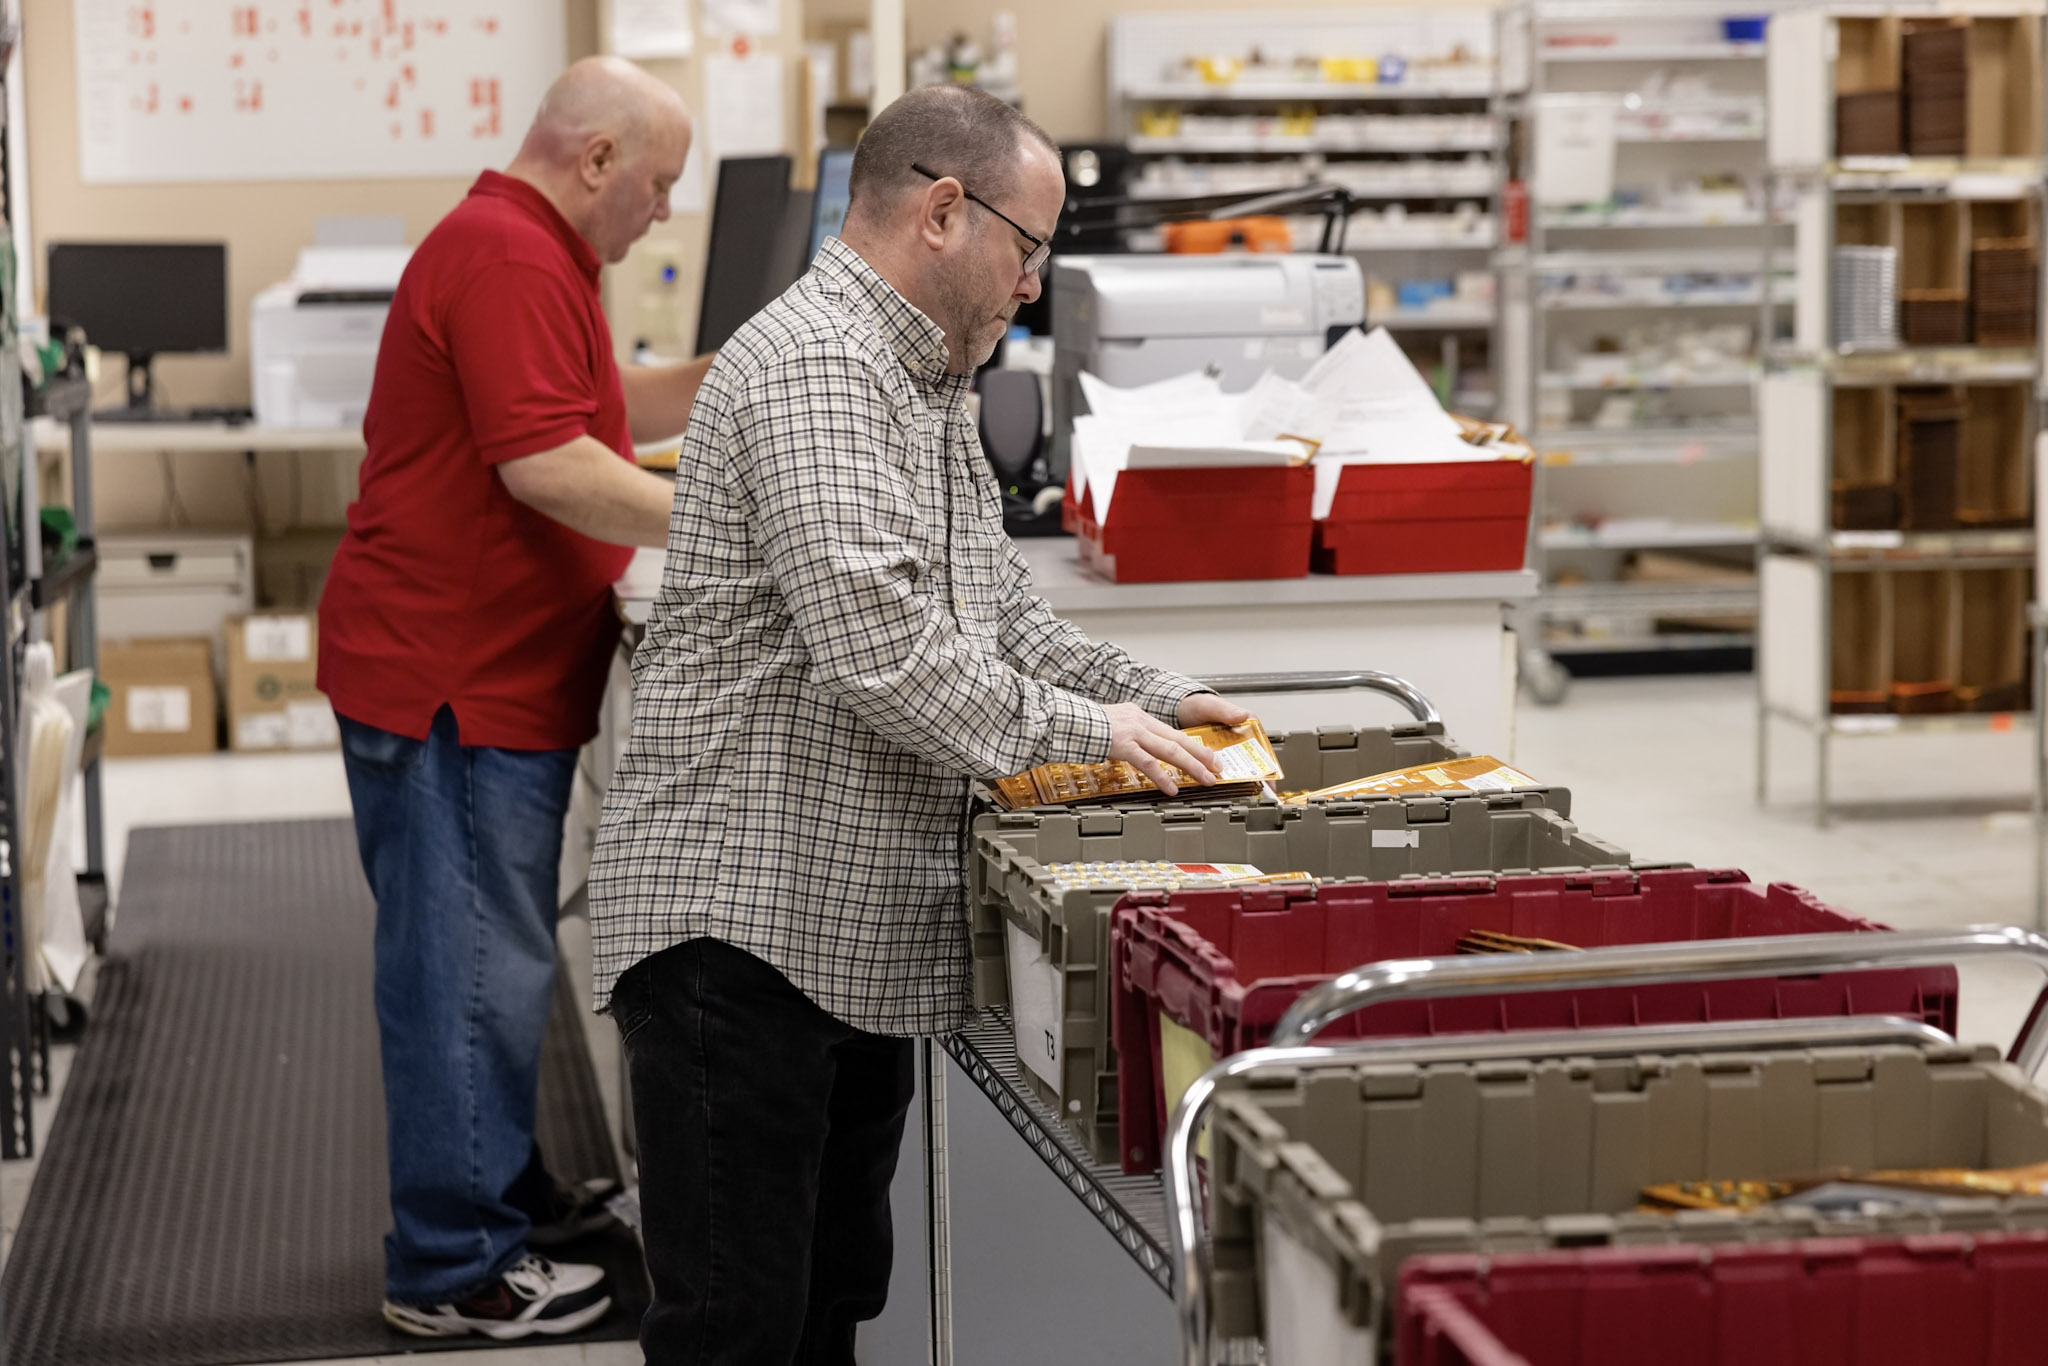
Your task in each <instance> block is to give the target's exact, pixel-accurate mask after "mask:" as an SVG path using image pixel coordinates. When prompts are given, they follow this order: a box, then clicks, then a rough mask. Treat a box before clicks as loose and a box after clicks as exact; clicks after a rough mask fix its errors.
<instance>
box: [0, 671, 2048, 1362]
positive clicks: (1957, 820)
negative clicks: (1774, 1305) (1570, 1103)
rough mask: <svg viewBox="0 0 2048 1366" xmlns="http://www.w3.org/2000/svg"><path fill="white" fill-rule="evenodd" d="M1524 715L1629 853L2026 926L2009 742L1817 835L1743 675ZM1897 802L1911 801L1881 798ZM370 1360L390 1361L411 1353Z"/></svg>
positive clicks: (191, 773)
mask: <svg viewBox="0 0 2048 1366" xmlns="http://www.w3.org/2000/svg"><path fill="white" fill-rule="evenodd" d="M1517 724H1518V728H1519V729H1518V741H1517V750H1516V754H1515V756H1514V757H1515V760H1516V762H1517V764H1518V765H1519V766H1520V767H1522V768H1523V769H1525V770H1526V771H1528V772H1530V773H1532V774H1533V775H1535V776H1537V777H1539V778H1541V779H1543V780H1544V781H1546V782H1550V783H1555V784H1558V785H1561V786H1565V787H1569V788H1570V789H1571V790H1572V792H1573V797H1574V805H1573V815H1574V818H1575V819H1576V820H1577V821H1578V822H1579V823H1580V824H1581V825H1582V826H1583V827H1584V828H1585V829H1587V830H1588V831H1590V832H1592V833H1594V834H1597V835H1600V836H1602V837H1603V838H1606V839H1608V840H1611V841H1613V842H1615V843H1617V844H1620V845H1621V846H1622V847H1624V848H1626V849H1628V850H1630V851H1631V852H1633V853H1634V854H1636V855H1637V856H1638V857H1641V858H1653V859H1672V860H1683V861H1686V862H1690V863H1693V864H1696V865H1699V866H1702V867H1704V866H1710V865H1714V866H1732V867H1738V868H1742V869H1744V870H1745V871H1747V872H1748V873H1750V874H1751V875H1752V876H1754V877H1757V878H1760V879H1769V880H1774V881H1785V882H1793V883H1797V884H1800V885H1802V886H1805V887H1807V888H1809V889H1810V890H1812V891H1814V892H1816V893H1817V894H1819V895H1820V896H1822V897H1823V898H1825V899H1827V900H1829V901H1831V902H1833V903H1835V904H1837V905H1840V906H1843V907H1845V908H1847V909H1849V910H1852V911H1855V912H1857V913H1859V914H1862V915H1866V916H1869V917H1871V918H1873V919H1877V920H1881V921H1885V922H1887V923H1889V924H1892V925H1895V926H1899V927H1902V928H1903V927H1907V926H1934V925H1963V924H1973V923H1979V922H1986V921H1991V922H1999V923H2012V924H2023V923H2028V922H2029V921H2030V920H2031V916H2032V892H2031V882H2030V875H2029V867H2030V864H2029V860H2030V858H2031V852H2032V847H2033V846H2032V842H2031V839H2030V837H2029V829H2028V825H2027V823H2026V821H2025V820H2024V819H2022V818H2020V817H2018V816H2015V815H2013V814H2011V813H2012V812H2017V811H2020V810H2022V809H2024V807H2025V805H2026V798H2027V771H2026V759H2025V744H2024V741H2023V739H2022V738H2021V737H2019V736H2015V735H2004V736H1970V737H1951V738H1945V739H1931V738H1928V737H1913V738H1908V739H1889V740H1868V741H1856V742H1849V743H1844V744H1841V745H1839V746H1838V747H1837V757H1836V767H1835V791H1836V793H1837V796H1838V799H1842V800H1847V801H1849V802H1851V803H1855V804H1856V805H1857V807H1858V810H1857V811H1856V814H1855V815H1853V816H1852V817H1846V818H1843V819H1840V820H1838V822H1837V823H1836V824H1835V825H1834V826H1833V827H1832V828H1830V829H1827V830H1820V829H1817V828H1816V827H1815V825H1814V822H1813V819H1812V815H1811V809H1810V808H1809V807H1807V806H1804V805H1802V804H1801V803H1802V802H1803V801H1804V799H1805V798H1806V797H1807V796H1808V795H1809V794H1810V792H1811V790H1812V759H1811V748H1810V741H1809V740H1807V739H1806V738H1805V737H1804V736H1802V735H1800V734H1799V733H1798V732H1796V731H1793V730H1790V729H1782V730H1778V731H1775V732H1774V738H1775V741H1776V744H1777V746H1778V747H1777V748H1776V749H1775V750H1774V751H1773V766H1774V769H1775V775H1776V776H1775V778H1774V784H1773V789H1774V800H1773V804H1772V805H1771V806H1769V807H1762V808H1760V807H1758V806H1757V804H1756V802H1755V795H1754V794H1755V752H1756V743H1755V712H1754V695H1753V691H1752V687H1751V683H1750V680H1749V679H1748V678H1747V677H1719V678H1697V679H1694V678H1679V679H1632V680H1611V681H1587V682H1581V683H1579V684H1578V685H1577V686H1576V687H1575V688H1574V690H1573V692H1572V694H1571V697H1570V699H1569V700H1568V701H1567V702H1566V703H1565V704H1564V705H1562V706H1560V707H1557V708H1552V709H1544V708H1536V707H1528V706H1525V707H1524V708H1523V710H1522V713H1521V715H1520V716H1519V718H1518V722H1517ZM1892 797H1909V798H1911V799H1913V800H1914V803H1915V804H1914V805H1913V806H1912V807H1910V808H1906V809H1901V808H1898V807H1891V808H1887V809H1878V808H1876V807H1875V806H1874V805H1873V804H1874V803H1875V802H1876V801H1877V800H1878V799H1880V798H1883V799H1889V798H1892ZM1992 808H2002V810H1992ZM106 810H107V826H108V860H109V866H110V867H111V868H113V869H115V870H116V871H117V874H118V870H119V868H120V867H121V862H122V856H123V853H124V851H125V849H126V845H127V833H128V831H129V830H130V829H133V828H134V827H136V826H141V825H157V824H181V823H190V822H206V821H221V820H275V819H289V818H298V817H316V816H337V815H345V814H347V812H348V792H347V787H346V784H345V783H344V781H343V778H342V771H341V764H340V761H339V759H338V758H336V757H335V756H333V755H291V756H281V755H280V756H269V755H265V756H257V755H216V756H209V757H205V758H194V759H151V760H129V761H122V762H114V763H110V764H109V765H108V766H107V784H106ZM583 939H584V936H583V935H582V933H581V927H580V926H572V927H571V928H570V930H569V932H568V933H565V935H564V947H565V950H567V951H568V952H569V953H570V955H571V956H572V958H573V957H574V956H575V955H576V953H577V952H578V948H579V946H580V944H581V943H582V941H583ZM2036 985H2037V984H2036V983H2034V982H2031V981H2029V980H2028V978H2027V976H2026V974H2025V971H2024V970H2021V971H2019V972H2012V971H2005V970H1993V969H1985V968H1968V969H1965V972H1964V979H1963V1003H1964V1005H1963V1020H1962V1032H1963V1034H1964V1036H1965V1037H1967V1038H1973V1039H1997V1040H1999V1041H2000V1042H2003V1041H2005V1040H2007V1039H2009V1038H2010V1037H2011V1034H2012V1032H2013V1030H2014V1029H2015V1028H2016V1027H2017V1025H2018V1022H2019V1020H2020V1018H2021V1016H2022V1015H2023V1014H2024V1010H2025V1007H2026V1005H2027V1004H2028V1003H2029V1002H2030V1000H2031V995H2032V991H2033V989H2034V987H2035V986H2036ZM591 1037H592V1040H593V1043H594V1044H595V1045H598V1046H600V1047H602V1046H605V1045H607V1044H609V1043H610V1033H609V1030H608V1029H605V1028H602V1027H600V1028H596V1029H593V1030H592V1032H591ZM62 1052H63V1050H60V1053H62ZM68 1063H69V1058H68V1056H61V1057H60V1058H59V1059H58V1060H57V1069H56V1070H57V1073H58V1081H59V1086H58V1091H59V1095H61V1082H62V1076H63V1073H64V1071H65V1069H66V1068H67V1067H68ZM599 1073H600V1079H601V1081H603V1082H605V1083H606V1084H607V1085H608V1086H609V1084H610V1083H611V1082H612V1080H613V1078H614V1077H615V1075H616V1074H615V1072H613V1070H612V1069H611V1068H610V1067H608V1066H607V1065H606V1063H605V1060H604V1059H603V1058H600V1060H599ZM55 1109H56V1106H55V1105H54V1104H53V1103H51V1102H48V1101H46V1102H43V1103H42V1104H41V1105H40V1106H39V1109H38V1114H37V1126H36V1127H37V1130H38V1131H39V1133H43V1134H47V1132H48V1123H49V1119H50V1117H51V1116H52V1115H53V1114H54V1112H55ZM33 1179H34V1163H33V1162H21V1163H9V1164H7V1165H6V1166H5V1167H4V1168H0V1226H4V1234H5V1238H6V1239H7V1240H11V1239H12V1237H13V1232H14V1228H15V1226H16V1224H17V1223H18V1222H19V1220H20V1216H21V1210H22V1205H23V1203H24V1202H25V1200H26V1198H27V1194H28V1190H29V1186H30V1184H31V1182H32V1181H33ZM970 1355H971V1354H970ZM375 1360H376V1361H377V1362H380V1363H383V1362H389V1363H392V1366H396V1363H397V1362H398V1361H400V1360H409V1361H419V1360H421V1358H418V1357H412V1358H381V1357H380V1358H376V1359H375ZM431 1360H432V1362H433V1363H434V1366H624V1364H625V1363H628V1362H635V1361H638V1360H639V1352H638V1350H637V1349H636V1348H635V1347H633V1346H632V1345H631V1344H626V1343H619V1344H608V1345H605V1346H601V1347H587V1348H586V1347H531V1348H516V1349H507V1350H494V1351H488V1352H475V1353H470V1352H463V1353H455V1354H444V1355H437V1356H435V1357H433V1358H432V1359H431ZM328 1366H332V1364H331V1363H330V1364H328Z"/></svg>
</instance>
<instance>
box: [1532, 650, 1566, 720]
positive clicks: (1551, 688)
mask: <svg viewBox="0 0 2048 1366" xmlns="http://www.w3.org/2000/svg"><path fill="white" fill-rule="evenodd" d="M1522 686H1524V687H1525V688H1527V689H1528V690H1529V696H1530V697H1532V698H1534V699H1535V700H1536V704H1537V705H1538V706H1542V707H1554V706H1556V705H1557V704H1558V703H1560V702H1562V701H1564V699H1565V697H1566V695H1567V694H1569V693H1570V692H1571V690H1572V676H1571V673H1570V672H1569V671H1568V670H1567V669H1566V668H1565V667H1564V665H1562V664H1560V663H1558V662H1557V661H1556V660H1555V659H1553V658H1551V657H1550V656H1549V655H1547V654H1545V653H1543V652H1542V651H1541V650H1531V651H1529V652H1528V653H1526V654H1524V655H1523V656H1522Z"/></svg>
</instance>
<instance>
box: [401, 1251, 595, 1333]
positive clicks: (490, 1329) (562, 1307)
mask: <svg viewBox="0 0 2048 1366" xmlns="http://www.w3.org/2000/svg"><path fill="white" fill-rule="evenodd" d="M611 1307H612V1295H611V1285H610V1283H609V1282H608V1281H607V1279H606V1277H605V1274H604V1270H603V1268H602V1267H595V1266H577V1265H573V1264H567V1263H564V1264H559V1265H558V1264H557V1263H554V1262H551V1261H549V1260H548V1259H547V1258H545V1257H534V1256H529V1257H527V1259H526V1260H525V1261H523V1262H520V1263H519V1264H518V1265H517V1266H515V1267H513V1268H512V1269H511V1270H510V1271H507V1272H506V1273H505V1274H504V1275H502V1276H500V1277H498V1279H497V1280H496V1281H494V1282H492V1283H491V1284H490V1285H488V1286H486V1287H485V1288H484V1289H482V1290H480V1291H478V1292H477V1293H476V1294H474V1295H471V1296H469V1297H468V1298H466V1299H461V1300H456V1301H454V1302H452V1303H449V1304H427V1305H419V1304H397V1303H394V1302H393V1301H391V1300H386V1301H384V1321H385V1322H386V1323H389V1324H390V1325H391V1326H392V1327H393V1328H396V1329H398V1330H400V1331H401V1332H406V1333H411V1334H412V1335H413V1336H415V1337H422V1338H452V1337H462V1336H464V1335H466V1334H469V1333H482V1334H483V1335H484V1336H485V1337H487V1338H493V1339H496V1340H497V1341H499V1342H510V1341H512V1340H514V1339H515V1338H524V1337H531V1336H533V1335H534V1334H536V1333H538V1334H540V1335H542V1336H544V1337H557V1336H560V1335H561V1334H564V1333H578V1332H581V1331H582V1330H584V1329H585V1328H588V1327H589V1326H590V1325H591V1324H593V1323H596V1322H597V1321H598V1320H599V1319H601V1318H603V1317H604V1315H605V1311H606V1310H608V1309H610V1308H611Z"/></svg>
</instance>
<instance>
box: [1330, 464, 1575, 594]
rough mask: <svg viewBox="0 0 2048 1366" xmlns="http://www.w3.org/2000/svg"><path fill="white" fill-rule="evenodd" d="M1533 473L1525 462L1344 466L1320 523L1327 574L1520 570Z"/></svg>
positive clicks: (1524, 549)
mask: <svg viewBox="0 0 2048 1366" xmlns="http://www.w3.org/2000/svg"><path fill="white" fill-rule="evenodd" d="M1534 478H1535V475H1534V470H1533V467H1532V466H1531V465H1530V463H1529V462H1528V461H1526V460H1477V461H1471V462H1469V463H1465V464H1456V463H1451V464H1418V465H1346V466H1345V467H1344V471H1343V473H1342V474H1341V475H1340V476H1339V477H1338V482H1337V496H1336V498H1335V500H1334V501H1333V502H1332V503H1331V505H1330V515H1329V516H1328V517H1325V518H1324V519H1323V520H1322V521H1320V522H1317V523H1316V549H1315V561H1314V562H1315V568H1316V571H1317V572H1318V573H1323V574H1451V573H1485V572H1494V571H1503V570H1514V569H1520V568H1521V567H1522V562H1523V560H1524V559H1525V558H1526V557H1527V551H1528V542H1529V501H1530V497H1531V490H1532V489H1533V487H1534Z"/></svg>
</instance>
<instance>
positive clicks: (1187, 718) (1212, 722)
mask: <svg viewBox="0 0 2048 1366" xmlns="http://www.w3.org/2000/svg"><path fill="white" fill-rule="evenodd" d="M1178 715H1179V718H1180V723H1181V724H1182V725H1183V726H1241V725H1243V724H1244V723H1245V722H1247V721H1249V720H1251V719H1252V714H1251V713H1250V712H1248V711H1246V710H1245V709H1244V708H1243V707H1240V706H1238V705H1237V704H1236V703H1235V702H1226V701H1225V700H1224V699H1223V698H1221V697H1219V696H1217V695H1216V694H1215V693H1212V692H1191V693H1189V694H1188V695H1187V696H1186V697H1183V698H1182V699H1181V700H1180V711H1179V713H1178Z"/></svg>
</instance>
